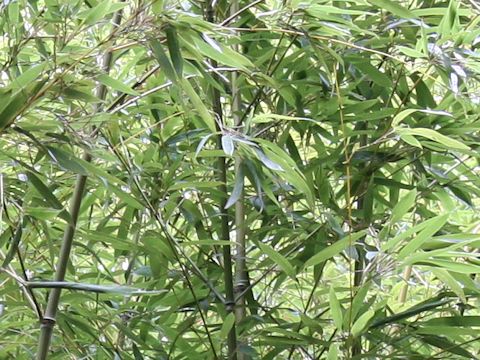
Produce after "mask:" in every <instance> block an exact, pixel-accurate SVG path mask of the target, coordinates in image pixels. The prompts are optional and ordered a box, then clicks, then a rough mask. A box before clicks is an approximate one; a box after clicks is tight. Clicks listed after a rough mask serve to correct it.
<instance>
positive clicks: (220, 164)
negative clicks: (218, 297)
mask: <svg viewBox="0 0 480 360" xmlns="http://www.w3.org/2000/svg"><path fill="white" fill-rule="evenodd" d="M205 10H206V14H205V15H206V19H207V21H209V22H211V23H213V22H214V21H215V16H214V5H213V1H209V2H207V7H206V9H205ZM211 64H212V66H213V67H217V64H216V62H215V61H211ZM213 76H214V77H216V75H215V74H213ZM211 94H212V108H213V112H214V114H215V117H216V120H217V121H216V127H217V131H218V132H219V133H220V134H219V135H218V136H217V147H218V149H222V136H221V130H222V129H221V124H222V123H223V119H222V104H221V102H220V92H219V91H218V89H216V88H214V87H212V90H211ZM216 173H217V179H218V181H220V182H221V183H222V185H220V186H219V190H220V192H221V193H222V194H223V196H222V198H221V199H220V201H219V204H218V207H219V210H220V221H221V223H220V232H219V236H220V239H221V240H227V241H229V240H230V226H229V224H228V211H227V209H226V205H227V199H228V190H227V164H226V161H225V157H224V156H220V157H219V158H218V160H217V164H216ZM222 253H223V267H224V269H223V271H224V282H225V310H226V311H227V313H232V312H233V311H234V309H235V296H234V286H233V271H232V268H233V265H232V252H231V247H230V245H224V246H222ZM227 346H228V359H231V360H237V334H236V327H235V325H233V326H232V328H231V329H230V331H229V332H228V336H227Z"/></svg>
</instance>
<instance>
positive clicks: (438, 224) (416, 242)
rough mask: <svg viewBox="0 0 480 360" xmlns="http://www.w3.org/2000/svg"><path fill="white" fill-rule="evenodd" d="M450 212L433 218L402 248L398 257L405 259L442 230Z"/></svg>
mask: <svg viewBox="0 0 480 360" xmlns="http://www.w3.org/2000/svg"><path fill="white" fill-rule="evenodd" d="M448 217H449V214H445V215H439V216H436V217H435V218H433V219H431V220H432V221H430V222H429V223H428V225H427V226H426V227H425V229H423V230H422V231H420V232H419V233H418V235H417V236H415V237H414V238H413V239H412V240H411V241H409V242H408V243H407V245H405V246H404V247H403V249H402V250H400V252H399V253H398V259H404V258H405V257H406V256H408V255H410V254H412V253H413V252H414V251H416V250H417V249H419V248H420V247H421V246H422V244H423V243H424V242H425V241H427V240H428V239H430V238H431V237H432V236H433V235H434V234H435V233H436V232H437V231H438V230H440V229H441V228H442V227H443V225H445V223H446V222H447V220H448Z"/></svg>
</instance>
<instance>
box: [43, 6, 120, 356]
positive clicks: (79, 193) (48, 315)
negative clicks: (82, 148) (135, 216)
mask: <svg viewBox="0 0 480 360" xmlns="http://www.w3.org/2000/svg"><path fill="white" fill-rule="evenodd" d="M121 19H122V11H121V10H119V11H117V12H116V13H115V15H114V18H113V24H114V28H116V27H117V26H118V25H119V24H120V21H121ZM114 31H115V30H114ZM111 64H112V53H111V52H107V53H106V54H105V56H104V57H103V60H102V70H103V71H105V72H109V70H110V68H111ZM106 92H107V89H106V86H105V85H102V84H101V85H99V86H98V87H97V91H96V95H97V97H98V98H99V99H101V100H103V99H105V96H106ZM99 110H100V105H95V108H94V112H98V111H99ZM83 160H84V161H87V162H90V161H92V157H91V155H90V154H89V153H88V152H85V154H84V155H83ZM86 183H87V176H85V175H78V176H77V180H76V183H75V189H74V191H73V196H72V199H71V202H70V217H71V222H70V223H69V224H67V227H66V228H65V231H64V233H63V239H62V245H61V249H60V255H59V258H58V261H57V266H56V271H55V281H63V280H64V279H65V273H66V271H67V265H68V261H69V259H70V252H71V249H72V244H73V237H74V235H75V230H76V226H77V222H78V216H79V212H80V206H81V204H82V199H83V194H84V192H85V185H86ZM60 294H61V288H54V289H52V291H51V292H50V294H49V297H48V303H47V308H46V310H45V314H44V316H43V319H42V321H41V324H40V337H39V341H38V348H37V354H36V358H37V360H45V359H47V357H48V352H49V349H50V343H51V340H52V334H53V328H54V326H55V323H56V316H57V311H58V305H59V302H60Z"/></svg>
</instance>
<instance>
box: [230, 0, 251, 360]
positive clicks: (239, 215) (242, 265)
mask: <svg viewBox="0 0 480 360" xmlns="http://www.w3.org/2000/svg"><path fill="white" fill-rule="evenodd" d="M238 10H239V4H238V0H233V1H232V3H231V5H230V14H231V15H232V16H233V15H234V14H236V13H237V12H238ZM234 50H236V51H238V50H239V47H238V46H237V45H235V46H234ZM238 76H239V74H238V73H237V72H236V71H234V72H232V76H231V91H232V105H231V106H232V117H233V121H234V125H235V127H237V128H239V127H240V126H241V125H242V118H243V117H242V115H241V110H242V98H241V93H240V89H239V84H238ZM241 168H242V158H241V157H240V156H238V155H237V156H235V179H236V181H241V182H242V183H243V179H240V180H239V179H238V178H239V177H243V176H244V175H243V172H242V171H241ZM245 232H246V224H245V192H244V189H243V188H242V191H241V193H240V196H239V198H238V200H237V202H236V203H235V241H236V258H235V265H236V266H235V289H234V290H235V295H236V304H235V319H236V323H237V325H238V324H240V322H241V321H242V320H243V319H245V316H246V304H245V296H242V295H241V294H242V293H243V292H244V290H245V289H246V288H247V286H248V279H247V276H246V275H247V262H246V260H247V258H246V256H247V254H246V250H245V249H246V237H245ZM237 358H238V360H245V359H247V356H246V355H245V354H244V353H242V352H239V351H237Z"/></svg>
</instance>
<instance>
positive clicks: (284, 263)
mask: <svg viewBox="0 0 480 360" xmlns="http://www.w3.org/2000/svg"><path fill="white" fill-rule="evenodd" d="M258 247H259V248H260V249H261V250H262V251H263V252H264V253H265V254H267V256H268V257H269V258H270V259H271V260H272V261H273V262H274V263H276V264H277V265H278V266H279V267H280V269H282V270H283V271H285V274H287V275H288V276H289V277H290V278H292V279H293V280H296V275H297V274H296V272H295V269H294V268H293V266H292V264H290V261H288V259H287V258H286V257H285V256H283V255H282V254H280V253H279V252H277V251H275V249H274V248H273V247H271V246H270V245H268V244H263V243H261V242H259V243H258Z"/></svg>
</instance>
